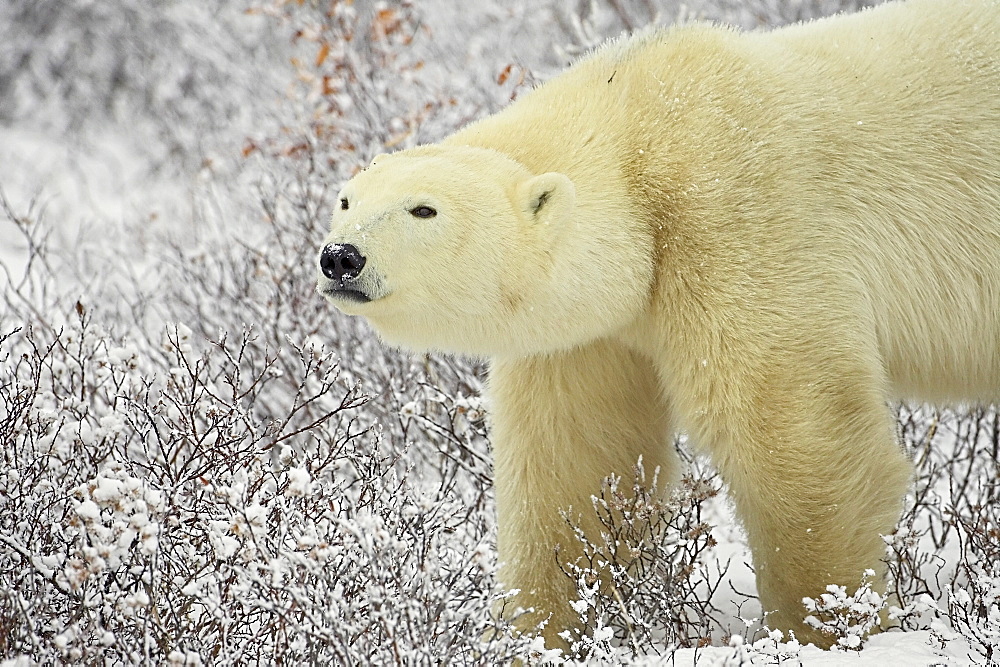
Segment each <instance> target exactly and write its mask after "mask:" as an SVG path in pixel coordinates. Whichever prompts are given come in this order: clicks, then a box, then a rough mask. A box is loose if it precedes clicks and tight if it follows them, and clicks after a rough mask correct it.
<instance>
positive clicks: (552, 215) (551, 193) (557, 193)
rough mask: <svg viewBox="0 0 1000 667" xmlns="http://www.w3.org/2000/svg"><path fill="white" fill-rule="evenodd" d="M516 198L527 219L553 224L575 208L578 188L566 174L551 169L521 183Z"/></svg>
mask: <svg viewBox="0 0 1000 667" xmlns="http://www.w3.org/2000/svg"><path fill="white" fill-rule="evenodd" d="M515 198H516V203H517V206H518V208H519V210H520V212H521V215H523V216H524V218H525V219H526V220H528V221H530V222H532V223H539V224H552V223H556V222H558V221H559V220H561V219H562V218H563V217H565V216H566V215H568V214H569V212H570V211H572V210H573V205H574V204H575V203H576V188H575V187H574V186H573V181H571V180H569V177H567V176H566V175H565V174H560V173H557V172H554V171H550V172H549V173H547V174H541V175H539V176H534V177H532V178H529V179H528V180H526V181H523V182H522V183H520V184H519V185H518V186H517V192H516V194H515Z"/></svg>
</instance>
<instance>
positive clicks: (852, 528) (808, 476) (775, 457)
mask: <svg viewBox="0 0 1000 667" xmlns="http://www.w3.org/2000/svg"><path fill="white" fill-rule="evenodd" d="M867 368H869V367H867V366H861V369H862V370H860V371H857V372H854V373H850V372H846V373H828V372H824V373H822V374H821V375H823V376H824V377H823V379H822V380H817V378H816V377H811V378H799V377H774V376H772V377H771V378H770V381H769V382H767V383H766V384H765V385H764V386H767V387H770V388H771V390H770V391H764V392H762V393H761V394H760V395H758V396H757V399H758V400H757V401H755V403H756V407H755V408H753V411H754V412H756V413H757V414H743V415H742V419H741V422H742V425H743V426H742V429H741V432H740V436H741V437H739V438H738V439H736V440H735V441H734V442H733V443H732V446H731V448H727V449H726V450H725V451H724V452H723V453H722V456H719V457H717V463H718V465H719V467H720V469H721V471H722V474H723V478H724V479H725V480H726V482H727V483H728V484H729V485H730V489H731V493H732V495H733V499H734V501H735V503H736V509H737V512H738V514H739V516H740V518H741V519H742V521H743V524H744V526H745V528H746V530H747V536H748V539H749V542H750V547H751V551H752V552H753V561H754V567H755V569H756V573H757V587H758V592H759V594H760V599H761V603H762V605H763V607H764V611H765V613H766V614H767V622H768V625H769V626H771V627H775V628H779V629H781V630H785V631H787V630H794V631H795V634H796V636H797V638H798V639H799V640H800V641H802V642H803V643H805V642H813V643H816V644H817V645H821V646H828V645H829V644H830V643H831V642H832V641H833V639H832V638H831V637H830V636H828V635H824V634H821V633H819V632H817V631H816V630H814V629H813V628H811V627H809V626H807V625H805V624H804V623H803V618H804V617H805V615H806V613H807V612H806V610H805V607H804V605H803V604H802V598H803V597H807V596H808V597H812V598H818V597H819V596H820V595H821V594H822V593H824V592H825V589H826V586H827V585H829V584H837V585H842V586H845V587H846V588H847V592H848V594H851V593H853V592H854V591H855V590H856V589H857V587H858V586H859V585H860V584H861V582H862V576H863V573H864V571H865V570H866V569H873V570H875V572H876V577H875V578H874V581H873V585H874V586H876V587H879V586H882V585H883V579H884V570H885V568H884V564H883V562H882V558H883V557H884V555H885V545H884V542H883V540H882V538H881V535H883V534H887V533H891V532H892V530H893V527H894V526H895V524H896V521H897V520H898V518H899V515H900V511H901V509H902V500H903V496H904V495H905V493H906V489H907V487H908V484H909V482H910V477H911V469H910V464H909V460H908V459H907V457H906V455H905V453H904V452H903V450H902V448H901V447H900V446H899V445H898V443H897V442H896V439H895V431H894V425H893V421H892V417H891V412H890V410H889V409H888V407H887V406H886V403H885V397H884V395H883V393H882V392H881V391H880V390H879V386H880V383H879V382H877V381H875V380H871V379H870V378H869V376H868V371H867ZM824 370H825V371H826V370H828V369H824ZM866 378H867V379H866ZM737 428H739V427H737Z"/></svg>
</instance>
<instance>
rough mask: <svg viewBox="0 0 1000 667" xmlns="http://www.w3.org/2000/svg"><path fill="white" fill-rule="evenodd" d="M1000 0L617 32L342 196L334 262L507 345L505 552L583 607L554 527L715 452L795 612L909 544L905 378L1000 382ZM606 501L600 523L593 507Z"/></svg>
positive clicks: (499, 478) (378, 326)
mask: <svg viewBox="0 0 1000 667" xmlns="http://www.w3.org/2000/svg"><path fill="white" fill-rule="evenodd" d="M998 54H1000V2H997V1H996V0H911V1H909V2H897V3H889V4H885V5H881V6H879V7H877V8H875V9H871V10H867V11H864V12H861V13H859V14H855V15H849V16H839V17H834V18H829V19H824V20H819V21H815V22H812V23H807V24H802V25H796V26H792V27H788V28H784V29H779V30H774V31H772V32H762V33H740V32H737V31H734V30H730V29H727V28H723V27H714V26H708V25H699V24H695V25H688V26H684V27H676V28H672V29H669V30H654V31H650V32H646V33H644V34H642V35H640V36H637V37H634V38H631V39H622V40H618V41H615V42H612V43H610V44H608V45H606V46H604V47H602V48H600V49H598V50H597V51H596V52H594V53H593V54H591V55H589V56H588V57H586V58H584V59H582V60H581V61H580V62H578V63H577V64H576V65H574V66H573V67H571V68H570V69H569V70H567V71H566V72H565V73H563V74H562V75H560V76H558V77H556V78H554V79H553V80H551V81H549V82H548V83H545V84H544V85H542V86H540V87H538V88H537V89H536V90H534V91H532V92H531V93H529V94H527V95H525V96H523V97H521V98H520V99H518V100H517V101H515V102H514V103H513V104H511V105H510V106H509V107H508V108H506V109H505V110H503V111H501V112H499V113H497V114H495V115H493V116H491V117H488V118H485V119H483V120H480V121H478V122H475V123H473V124H471V125H469V126H468V127H466V128H465V129H463V130H461V131H459V132H457V133H456V134H454V135H452V136H450V137H448V138H447V139H445V140H444V141H442V142H440V143H439V144H434V145H426V146H420V147H416V148H412V149H409V150H403V151H400V152H398V153H395V154H392V155H387V156H379V157H377V158H376V159H375V160H374V162H373V163H372V165H371V166H370V167H369V168H368V169H367V170H365V171H363V172H361V173H359V174H358V175H357V176H355V177H354V178H352V179H351V180H350V181H349V182H348V183H347V184H346V185H345V186H344V188H343V190H342V191H341V192H340V195H339V206H338V207H337V210H335V211H334V213H333V216H332V223H331V231H330V233H329V236H328V237H327V238H326V241H325V244H324V247H323V249H322V251H321V253H320V262H319V263H320V267H319V282H318V289H319V291H320V292H321V293H322V294H323V295H324V296H325V297H326V298H327V299H329V301H331V302H332V303H333V304H334V305H335V306H336V307H337V308H339V309H340V310H342V311H343V312H345V313H348V314H352V315H359V316H363V317H365V318H367V319H368V321H369V322H370V323H371V324H372V325H373V327H374V328H375V330H376V331H377V332H378V333H379V334H380V336H381V337H382V338H383V339H384V340H385V341H387V342H389V343H390V344H393V345H398V346H402V347H406V348H410V349H415V350H443V351H447V352H453V353H458V354H465V355H474V356H479V357H486V358H488V359H490V361H491V365H490V371H489V395H490V401H491V415H492V418H491V419H492V442H493V447H494V455H495V476H496V503H497V512H498V523H499V535H498V549H499V558H500V561H501V562H502V568H501V571H500V577H501V580H502V582H503V583H504V584H505V585H506V586H508V587H510V588H512V589H518V590H519V591H520V592H519V594H518V597H517V600H516V602H517V604H518V605H520V606H523V607H525V608H530V609H533V610H534V611H533V612H532V613H530V614H528V615H526V616H524V617H522V618H521V620H520V623H521V624H523V625H525V627H529V626H533V625H535V624H537V623H538V622H539V621H541V620H543V619H548V624H547V625H546V627H545V629H544V633H545V636H546V640H547V642H549V643H551V644H552V645H560V644H561V640H560V639H559V638H558V636H557V634H558V633H559V632H560V631H562V630H564V629H568V628H574V627H575V626H576V624H577V623H578V619H577V617H576V615H575V614H574V613H573V612H572V610H571V609H570V608H569V606H568V605H567V599H568V598H569V596H570V595H571V592H572V588H571V582H570V581H569V580H568V579H567V578H566V577H565V576H564V575H563V574H562V573H561V572H560V568H559V562H558V561H557V559H556V557H555V556H554V553H555V552H556V547H557V546H560V547H561V549H560V550H559V551H558V554H559V558H561V559H563V560H572V558H573V557H574V553H575V552H574V544H575V540H574V539H573V537H572V535H571V534H570V532H569V529H568V527H567V525H566V523H565V522H564V520H563V519H562V518H561V517H560V509H562V508H568V507H571V508H574V510H581V511H582V510H583V509H584V508H588V507H589V506H590V500H589V498H590V496H591V494H593V493H595V492H596V491H597V490H598V489H599V486H600V483H601V480H602V479H603V478H604V477H605V476H607V475H609V474H612V473H615V474H619V475H623V476H625V477H626V478H629V477H630V476H631V474H632V469H633V465H634V464H635V462H636V460H637V459H638V458H639V457H640V456H641V457H642V458H643V460H644V462H645V466H646V468H647V469H652V468H653V467H654V466H658V467H659V468H660V469H661V470H662V471H663V472H662V473H661V477H662V478H666V477H671V476H676V474H677V467H678V463H677V461H675V458H674V453H673V448H672V447H671V440H672V438H671V436H672V434H673V433H675V432H677V431H679V430H682V431H684V432H686V433H688V434H689V438H690V441H691V442H692V443H694V446H695V447H697V448H698V449H699V451H702V452H705V453H707V454H708V455H710V457H711V458H712V460H713V461H714V462H715V464H716V465H717V467H718V469H719V470H720V472H721V474H722V477H723V479H724V480H725V482H726V483H727V485H728V488H729V490H730V493H731V497H732V500H733V502H734V506H735V509H736V512H737V515H738V517H739V519H740V520H741V521H742V523H743V525H744V527H745V529H746V533H747V537H748V541H749V545H750V548H751V550H752V554H753V564H754V567H755V570H756V576H757V581H758V591H759V594H760V599H761V602H762V604H763V606H764V609H765V611H766V612H767V614H768V616H767V621H768V623H769V625H771V626H772V627H776V628H780V629H782V630H794V631H795V632H796V634H797V636H798V637H799V639H800V640H812V641H816V642H818V643H821V644H828V643H829V638H826V637H822V636H820V635H818V634H817V633H816V632H815V631H813V630H812V629H810V628H809V627H807V626H806V625H804V624H803V620H802V619H803V616H804V615H805V611H804V608H803V605H802V598H803V597H804V596H816V595H817V594H819V593H821V592H823V590H824V588H825V586H826V585H828V584H840V585H846V586H848V587H849V588H851V589H853V588H854V587H856V586H857V585H858V584H859V583H860V581H861V578H862V573H863V571H864V570H866V569H868V568H872V569H875V570H876V571H877V572H879V573H883V572H884V566H883V564H882V563H881V558H882V557H883V554H884V544H883V541H882V539H881V537H880V535H882V534H886V533H889V532H891V531H892V530H893V526H894V523H895V521H896V520H897V518H898V516H899V513H900V509H901V502H902V498H903V496H904V494H905V492H906V490H907V485H908V483H909V480H910V476H911V472H910V466H909V462H908V459H907V456H906V454H905V453H904V452H903V451H902V449H901V447H900V445H899V443H898V442H897V439H896V435H895V430H894V422H893V417H892V412H891V410H890V408H889V406H888V404H889V402H892V401H896V400H899V399H911V400H919V401H984V402H991V401H996V400H997V399H998V398H1000V56H998ZM590 528H592V527H590Z"/></svg>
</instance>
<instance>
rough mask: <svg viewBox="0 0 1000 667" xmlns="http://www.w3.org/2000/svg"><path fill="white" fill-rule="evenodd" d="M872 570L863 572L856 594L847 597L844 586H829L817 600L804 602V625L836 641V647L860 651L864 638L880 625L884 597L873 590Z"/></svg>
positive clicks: (812, 599)
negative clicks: (807, 613)
mask: <svg viewBox="0 0 1000 667" xmlns="http://www.w3.org/2000/svg"><path fill="white" fill-rule="evenodd" d="M874 576H875V570H866V571H865V575H864V579H863V580H862V582H861V585H860V586H859V587H858V589H857V590H856V591H854V592H853V593H851V594H850V595H848V593H847V587H846V586H837V585H834V584H830V585H829V586H827V587H826V593H823V594H822V595H821V596H820V597H819V599H814V598H808V597H807V598H803V599H802V604H803V605H805V608H806V610H807V611H808V612H809V615H808V616H806V619H805V620H806V623H807V624H808V625H809V626H810V627H813V628H816V629H817V630H819V631H820V632H823V633H824V634H828V635H831V636H833V637H836V639H837V643H836V646H837V647H838V648H842V649H850V650H853V651H860V650H861V647H862V645H863V643H864V640H865V637H866V636H867V635H868V633H869V632H871V631H872V630H873V629H875V628H876V627H877V626H878V625H879V614H880V613H881V611H882V609H884V608H885V600H886V596H885V595H884V594H882V593H878V592H877V591H874V590H872V578H873V577H874Z"/></svg>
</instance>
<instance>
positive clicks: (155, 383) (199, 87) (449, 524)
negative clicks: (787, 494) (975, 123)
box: [0, 0, 1000, 665]
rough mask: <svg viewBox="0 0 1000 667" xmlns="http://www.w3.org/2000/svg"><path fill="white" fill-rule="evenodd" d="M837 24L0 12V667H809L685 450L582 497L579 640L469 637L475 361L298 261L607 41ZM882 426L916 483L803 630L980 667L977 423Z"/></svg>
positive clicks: (113, 1) (181, 4) (922, 421)
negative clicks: (331, 218)
mask: <svg viewBox="0 0 1000 667" xmlns="http://www.w3.org/2000/svg"><path fill="white" fill-rule="evenodd" d="M865 4H867V3H865V2H859V1H854V0H753V1H751V2H737V1H736V0H702V1H694V2H689V3H687V4H681V3H676V2H672V1H670V0H647V1H645V2H641V3H623V2H619V1H617V0H594V1H593V2H586V1H583V0H581V1H579V2H572V3H563V2H557V1H555V0H545V1H543V2H525V1H521V0H516V1H514V2H502V1H500V0H492V1H489V2H483V3H479V4H477V5H476V7H475V9H472V8H471V6H468V7H467V6H463V7H462V8H461V11H458V10H457V9H456V7H457V5H455V6H453V3H449V2H447V1H446V0H434V1H430V2H426V3H425V2H421V3H417V2H407V1H396V2H382V3H371V4H369V3H352V2H350V1H349V0H322V1H321V0H295V1H288V0H240V1H238V2H232V3H222V4H219V5H218V6H215V5H210V4H206V3H201V2H197V1H196V0H166V1H165V2H161V3H156V5H155V6H154V5H149V6H145V5H143V6H139V5H135V3H131V2H128V1H127V0H107V1H106V2H102V3H90V2H85V1H83V0H71V1H69V2H66V1H64V0H13V2H8V3H4V4H3V6H2V7H0V156H2V157H0V160H2V161H3V162H4V164H5V167H6V168H5V169H4V170H3V174H2V175H0V262H2V264H0V443H2V447H0V456H2V457H3V460H2V465H0V660H3V664H4V665H22V664H23V665H28V664H35V663H41V664H46V663H72V664H147V663H158V664H159V663H168V664H177V665H203V664H218V665H223V664H315V663H321V662H325V663H328V664H344V665H350V664H405V665H410V664H477V665H478V664H504V663H507V662H509V661H510V660H511V659H512V658H515V657H521V658H522V659H523V660H525V661H526V662H527V663H533V662H552V663H560V662H562V661H564V660H590V661H592V662H600V661H606V662H610V663H631V664H644V662H645V661H649V660H651V659H658V658H661V657H662V656H666V655H670V654H672V653H674V652H677V651H683V652H684V653H681V654H678V655H685V656H692V655H693V657H694V659H697V657H698V656H699V655H706V656H712V657H713V659H714V660H716V661H721V662H720V664H734V665H736V664H778V663H782V662H783V661H786V660H792V662H793V664H794V663H795V662H796V661H797V660H802V661H804V662H806V664H808V656H809V655H810V654H809V653H808V650H807V649H805V648H803V647H801V646H800V645H799V644H798V643H797V642H795V640H794V639H793V638H790V637H780V636H778V635H777V634H775V633H768V632H767V630H766V629H762V626H761V623H760V616H761V612H760V609H759V605H757V604H756V599H755V596H754V590H753V579H752V573H751V572H750V570H749V568H748V566H747V560H748V555H747V551H746V548H745V545H744V544H743V542H742V541H741V540H742V538H741V536H740V534H739V531H738V530H737V529H735V528H734V527H733V525H732V519H731V516H730V513H729V510H728V507H727V506H726V504H725V502H724V501H723V500H722V499H723V498H724V494H723V493H720V491H721V488H720V484H719V482H718V480H717V478H716V477H715V475H714V474H713V471H712V470H711V469H710V468H709V467H708V466H707V465H706V463H705V462H704V461H701V460H698V459H695V458H692V457H691V455H690V454H689V452H688V451H687V450H686V448H685V446H684V442H683V441H680V442H678V443H677V446H678V447H679V448H680V450H681V453H682V455H683V456H684V458H685V460H686V461H687V463H688V467H687V471H688V472H687V475H686V477H685V478H684V480H683V481H682V483H681V484H680V485H679V486H678V488H677V490H676V492H675V493H674V494H673V495H672V496H671V497H670V498H668V499H662V498H657V497H654V496H652V495H651V494H650V493H649V492H648V491H647V490H646V489H647V487H648V486H649V484H648V483H647V482H649V481H651V480H652V479H653V478H654V477H655V475H656V471H653V470H645V469H643V466H642V465H641V463H640V464H638V465H637V467H636V471H635V475H634V478H633V479H610V480H608V482H607V484H606V485H605V488H604V489H603V491H602V493H601V494H600V495H599V496H596V497H595V498H594V507H593V511H595V512H596V513H597V514H598V516H599V517H600V520H601V521H602V523H603V525H604V526H605V527H606V531H605V532H604V535H603V538H602V540H600V541H599V542H598V543H590V542H588V543H587V544H585V546H584V553H585V554H586V556H585V558H584V559H583V560H581V561H580V562H578V563H577V564H576V565H575V566H574V567H572V568H569V569H568V571H567V572H566V576H568V577H571V578H572V579H573V580H574V581H575V582H576V583H577V590H578V593H579V600H578V602H577V603H576V604H575V609H576V610H577V611H578V612H579V613H580V614H581V616H583V617H585V618H586V619H587V620H588V621H589V622H590V624H591V626H592V627H593V628H594V630H593V632H592V633H591V634H589V635H588V636H586V637H584V638H583V639H581V640H580V641H579V642H578V643H577V645H576V646H575V651H576V653H575V655H573V656H558V655H555V654H554V653H553V652H551V651H546V650H545V648H544V647H543V646H542V645H541V644H540V643H539V642H538V641H537V640H533V639H532V638H530V637H524V636H518V635H517V634H515V633H513V632H511V631H510V628H509V627H508V625H507V622H506V621H500V620H496V617H495V616H494V614H492V613H491V610H492V609H493V608H494V607H495V606H496V605H497V604H500V605H502V604H503V600H504V592H503V591H501V590H500V589H499V588H498V587H497V584H496V581H495V578H494V575H495V570H496V565H497V564H496V562H495V549H494V541H495V525H494V519H493V506H492V503H493V499H492V489H491V470H490V455H489V436H488V430H487V425H486V417H485V410H484V405H483V400H482V398H481V389H482V383H483V380H484V378H485V376H486V372H487V369H486V368H484V367H483V366H482V365H479V364H477V363H475V362H470V361H466V360H459V359H452V358H447V357H439V356H427V357H413V356H409V355H405V354H401V353H397V352H395V351H393V350H389V349H386V348H384V347H383V346H382V345H380V344H379V342H378V341H377V340H376V339H375V337H374V336H373V335H372V334H371V332H370V331H369V330H368V329H367V328H366V327H365V325H364V324H362V323H360V322H358V321H356V320H352V319H350V318H345V317H343V316H340V315H338V314H337V313H336V312H335V311H334V310H333V309H332V308H330V307H329V306H327V305H326V304H325V303H324V302H323V301H322V299H320V298H319V297H318V296H317V295H316V294H315V293H314V292H313V286H314V275H315V256H316V252H317V250H318V247H317V244H318V243H319V240H320V239H322V238H323V235H324V232H325V229H326V225H327V217H328V215H329V212H330V211H331V209H332V206H333V205H334V202H333V198H334V196H335V194H336V191H337V187H338V186H339V184H340V183H342V182H343V181H344V180H346V179H347V178H348V177H349V176H350V175H351V174H352V173H354V171H355V170H356V169H358V168H359V167H360V166H362V165H364V164H366V163H367V162H368V160H369V159H370V158H371V157H372V156H373V155H375V154H376V153H379V152H385V151H390V150H392V149H394V148H397V147H405V146H411V145H415V144H417V143H422V142H427V141H434V140H436V139H439V138H441V137H443V136H445V135H446V134H448V133H450V132H452V131H454V130H455V129H457V128H458V127H460V126H462V125H463V124H465V123H467V122H468V121H470V120H473V119H475V118H478V117H480V116H482V115H484V114H487V113H490V112H493V111H495V110H497V109H499V108H501V107H502V106H503V105H504V104H505V103H506V102H507V101H509V100H510V99H512V98H513V97H515V96H517V95H518V94H519V93H520V92H521V91H523V90H525V89H527V87H530V86H531V85H532V84H534V83H536V82H538V81H541V80H544V79H545V78H547V77H548V76H550V75H551V74H553V73H555V72H556V71H558V70H559V69H561V68H562V67H563V66H565V64H566V63H567V62H568V61H569V60H570V59H571V58H572V57H574V56H575V55H577V54H579V53H582V52H584V51H585V50H586V49H588V48H590V47H592V46H594V45H596V44H598V43H600V42H601V41H603V40H604V39H605V38H607V37H608V36H612V35H615V34H618V33H619V32H621V31H622V30H635V29H638V28H641V27H642V26H644V25H646V24H649V23H652V22H658V23H664V24H666V23H670V22H673V21H675V20H689V19H692V18H710V19H721V20H726V21H728V22H732V23H736V24H738V25H741V26H742V27H745V28H755V27H761V26H768V25H780V24H784V23H788V22H791V21H795V20H801V19H808V18H812V17H817V16H822V15H826V14H829V13H832V12H835V11H840V10H856V9H858V8H859V7H861V6H863V5H865ZM898 415H899V419H898V424H899V435H900V438H901V441H902V442H903V443H904V446H905V447H906V448H907V449H908V451H910V452H911V455H912V457H913V460H914V463H915V469H916V475H915V484H914V487H913V490H912V492H911V494H910V495H909V496H908V498H907V511H906V513H905V514H904V516H903V517H902V518H901V520H900V523H899V525H898V528H897V530H896V532H895V533H894V534H892V535H888V536H886V561H887V563H888V566H889V571H890V575H891V581H890V587H889V590H888V592H887V594H886V595H882V594H880V593H878V592H875V591H872V590H871V589H870V588H866V587H862V589H860V590H859V591H845V590H840V589H836V588H833V589H831V590H830V591H828V593H827V594H826V595H823V596H822V597H821V598H820V599H817V600H809V601H806V602H805V603H804V605H803V615H811V616H812V619H813V620H812V623H814V624H815V625H817V627H821V628H823V629H824V630H826V631H828V632H830V633H831V635H832V636H834V637H835V638H836V642H837V648H836V649H835V650H842V651H845V652H861V653H863V652H864V650H865V646H866V643H868V642H874V641H878V642H881V644H882V645H883V646H885V645H886V643H887V642H888V643H889V644H890V645H891V644H893V643H898V644H900V645H902V644H904V643H905V644H906V646H907V647H908V650H909V651H910V652H911V653H910V654H911V655H912V652H913V651H914V650H917V649H919V650H922V651H924V653H922V654H921V655H926V656H928V660H932V659H933V660H938V661H939V662H942V663H948V662H949V661H954V664H961V663H962V662H963V661H967V660H974V661H978V662H984V661H990V660H992V661H994V662H995V661H997V660H998V659H1000V509H998V507H1000V503H998V501H1000V486H998V480H1000V470H998V467H1000V421H998V416H997V412H996V409H995V408H992V407H977V406H970V407H967V408H961V409H947V410H945V409H936V408H930V407H927V406H899V407H898ZM567 521H570V522H571V523H572V521H573V517H572V516H567ZM581 539H584V538H582V537H581ZM600 581H605V582H611V584H612V585H610V586H608V585H604V586H602V585H599V584H598V582H600ZM880 623H881V624H882V625H884V626H885V627H887V628H889V629H888V632H887V633H884V634H882V635H880V636H877V637H876V639H868V638H867V637H866V636H865V635H864V633H865V631H867V630H869V629H871V628H873V627H874V626H876V625H878V624H880ZM914 647H917V649H915V648H914ZM646 664H648V662H646Z"/></svg>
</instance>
